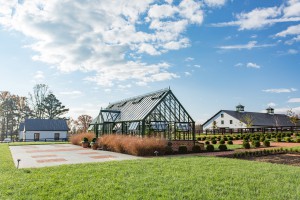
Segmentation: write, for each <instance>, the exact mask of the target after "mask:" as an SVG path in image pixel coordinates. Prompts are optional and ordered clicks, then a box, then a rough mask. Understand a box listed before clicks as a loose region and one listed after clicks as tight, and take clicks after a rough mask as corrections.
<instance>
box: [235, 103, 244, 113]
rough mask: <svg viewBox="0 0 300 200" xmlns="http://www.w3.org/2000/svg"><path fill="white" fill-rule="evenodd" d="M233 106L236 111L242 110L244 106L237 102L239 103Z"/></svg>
mask: <svg viewBox="0 0 300 200" xmlns="http://www.w3.org/2000/svg"><path fill="white" fill-rule="evenodd" d="M235 108H236V111H237V112H244V108H245V106H243V105H241V104H239V105H237V106H236V107H235Z"/></svg>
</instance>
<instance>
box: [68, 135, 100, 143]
mask: <svg viewBox="0 0 300 200" xmlns="http://www.w3.org/2000/svg"><path fill="white" fill-rule="evenodd" d="M95 136H96V135H95V134H94V133H79V134H73V135H72V136H71V137H70V141H71V143H72V144H74V145H81V142H82V141H83V138H87V139H88V141H91V140H92V139H93V138H95Z"/></svg>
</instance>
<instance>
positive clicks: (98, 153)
mask: <svg viewBox="0 0 300 200" xmlns="http://www.w3.org/2000/svg"><path fill="white" fill-rule="evenodd" d="M78 154H99V153H98V152H81V153H78Z"/></svg>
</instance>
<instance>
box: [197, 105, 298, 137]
mask: <svg viewBox="0 0 300 200" xmlns="http://www.w3.org/2000/svg"><path fill="white" fill-rule="evenodd" d="M266 110H267V112H266V113H258V112H245V111H244V106H242V105H238V106H236V110H235V111H234V110H220V111H219V112H217V113H216V114H215V115H214V116H212V117H211V118H210V119H208V120H207V121H206V122H205V123H204V124H203V130H204V131H213V130H218V131H221V132H222V133H224V132H225V131H226V130H229V131H230V132H232V131H236V130H238V129H247V128H251V129H266V128H277V129H283V128H286V127H293V126H294V125H293V124H292V123H291V121H290V119H289V117H288V116H287V115H284V114H274V109H273V108H270V107H269V108H267V109H266ZM249 126H250V127H249Z"/></svg>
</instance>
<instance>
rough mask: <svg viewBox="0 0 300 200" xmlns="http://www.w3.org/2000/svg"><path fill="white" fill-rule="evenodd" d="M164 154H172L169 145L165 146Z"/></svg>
mask: <svg viewBox="0 0 300 200" xmlns="http://www.w3.org/2000/svg"><path fill="white" fill-rule="evenodd" d="M165 154H166V155H171V154H173V148H172V147H171V146H169V145H168V146H166V148H165Z"/></svg>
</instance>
